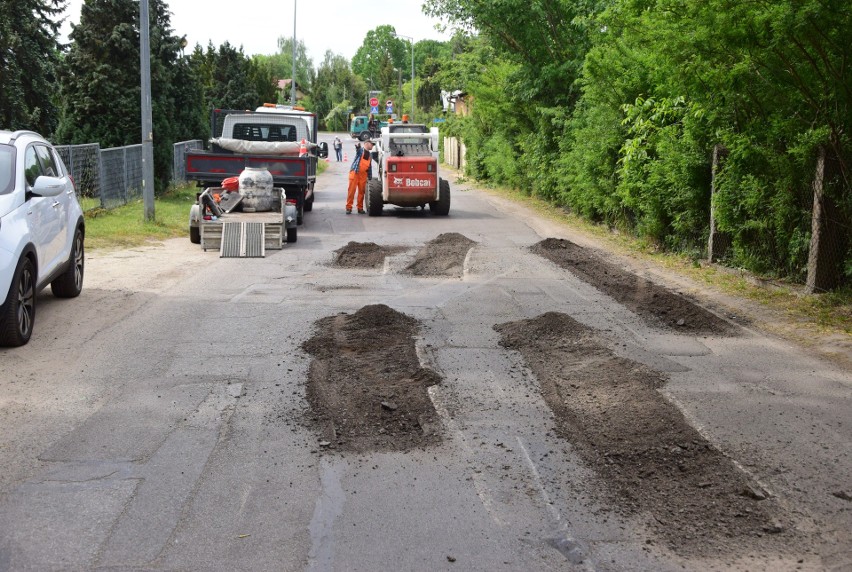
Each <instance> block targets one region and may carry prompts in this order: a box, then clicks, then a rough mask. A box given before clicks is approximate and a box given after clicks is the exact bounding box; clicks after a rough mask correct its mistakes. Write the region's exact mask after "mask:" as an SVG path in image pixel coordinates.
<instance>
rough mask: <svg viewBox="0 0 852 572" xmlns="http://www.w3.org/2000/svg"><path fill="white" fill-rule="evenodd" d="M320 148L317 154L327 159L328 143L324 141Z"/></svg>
mask: <svg viewBox="0 0 852 572" xmlns="http://www.w3.org/2000/svg"><path fill="white" fill-rule="evenodd" d="M318 148H319V150H318V151H317V156H318V157H319V158H320V159H325V158H326V157H328V143H326V142H325V141H323V142H322V143H320V144H319V145H318Z"/></svg>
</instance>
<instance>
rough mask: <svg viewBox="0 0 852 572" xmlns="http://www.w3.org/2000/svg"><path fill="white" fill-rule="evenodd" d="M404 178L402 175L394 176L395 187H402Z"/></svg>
mask: <svg viewBox="0 0 852 572" xmlns="http://www.w3.org/2000/svg"><path fill="white" fill-rule="evenodd" d="M403 180H404V179H403V178H402V177H394V178H393V184H394V186H395V187H401V186H402V182H403Z"/></svg>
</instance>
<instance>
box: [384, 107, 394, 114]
mask: <svg viewBox="0 0 852 572" xmlns="http://www.w3.org/2000/svg"><path fill="white" fill-rule="evenodd" d="M385 113H393V105H388V106H387V107H385Z"/></svg>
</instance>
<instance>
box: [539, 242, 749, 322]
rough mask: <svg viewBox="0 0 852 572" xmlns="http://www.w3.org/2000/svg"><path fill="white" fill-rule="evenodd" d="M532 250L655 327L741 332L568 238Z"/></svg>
mask: <svg viewBox="0 0 852 572" xmlns="http://www.w3.org/2000/svg"><path fill="white" fill-rule="evenodd" d="M530 250H532V252H534V253H536V254H538V255H540V256H543V257H544V258H547V259H548V260H550V261H551V262H553V263H555V264H556V265H557V266H559V267H561V268H565V269H566V270H570V271H571V272H572V273H574V274H575V275H576V276H577V277H578V278H580V279H581V280H582V281H583V282H586V283H588V284H590V285H592V286H594V287H595V288H597V289H598V290H600V291H601V292H604V293H605V294H607V295H608V296H610V297H612V298H613V299H615V300H616V301H618V302H619V303H621V304H623V305H624V306H626V307H627V308H628V309H629V310H630V311H632V312H634V313H635V314H637V315H638V316H639V317H640V318H642V319H643V320H644V321H645V322H646V323H648V324H649V325H651V326H663V327H665V328H667V329H671V330H674V331H678V332H683V333H690V334H697V335H723V336H734V335H737V334H738V333H739V332H740V329H739V328H738V327H736V326H735V325H733V324H731V323H729V322H726V321H725V320H723V319H722V318H720V317H718V316H716V315H715V314H713V313H712V312H710V311H708V310H706V309H705V308H702V307H701V306H699V305H697V304H695V303H694V302H692V301H690V300H688V299H686V298H685V297H683V296H681V295H679V294H676V293H674V292H672V291H671V290H668V289H666V288H664V287H662V286H660V285H658V284H655V283H654V282H651V281H650V280H646V279H644V278H642V277H641V276H637V275H636V274H633V273H631V272H628V271H626V270H623V269H622V268H619V267H618V266H616V265H614V264H611V263H609V262H606V261H605V260H603V259H602V258H601V257H600V256H598V255H597V254H595V253H594V251H592V250H589V249H587V248H583V247H582V246H579V245H577V244H574V243H573V242H570V241H568V240H564V239H557V238H547V239H545V240H542V241H541V242H539V243H537V244H534V245H533V246H532V247H531V248H530Z"/></svg>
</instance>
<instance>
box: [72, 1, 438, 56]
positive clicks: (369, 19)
mask: <svg viewBox="0 0 852 572" xmlns="http://www.w3.org/2000/svg"><path fill="white" fill-rule="evenodd" d="M294 2H297V5H296V39H297V40H299V41H302V42H304V43H305V46H306V47H307V49H308V56H309V57H310V58H311V59H312V60H313V62H314V67H316V66H317V65H319V63H320V62H322V59H323V56H324V55H325V51H326V50H331V51H332V52H334V53H336V54H340V55H342V56H344V57H345V58H346V59H348V60H351V59H352V56H354V55H355V52H356V51H357V50H358V48H359V47H360V46H361V44H362V43H363V41H364V36H366V35H367V32H368V31H370V30H372V29H374V28H376V27H377V26H381V25H386V24H387V25H391V26H393V27H394V28H395V29H396V31H397V33H398V34H400V35H405V36H410V37H412V38H414V40H415V41H420V40H425V39H433V40H442V41H445V40H448V39H449V37H450V32H449V31H448V32H447V33H440V32H438V31H436V29H435V25H436V24H439V23H440V21H439V20H434V19H432V18H429V17H427V16H426V15H424V14H423V10H422V8H421V6H422V3H421V2H420V1H419V0H365V1H363V2H353V1H351V0H325V1H323V0H301V1H299V0H278V1H277V2H270V1H269V0H236V1H233V2H211V1H210V0H168V6H169V9H170V10H171V12H172V20H171V21H172V28H174V31H175V34H176V35H178V36H182V35H184V34H186V37H187V40H188V42H189V45H188V47H187V51H189V50H191V49H192V48H193V47H194V46H195V44H201V45H202V47H206V46H207V42H208V41H212V42H213V45H214V46H217V47H218V46H219V45H221V44H223V43H224V42H225V41H226V40H227V41H228V42H230V43H231V44H232V45H234V46H240V45H242V46H243V51H244V52H245V53H246V54H247V55H253V54H272V53H275V52H276V51H277V49H278V43H277V42H278V37H279V36H285V37H288V38H291V37H293V4H294ZM82 4H83V0H69V2H68V8H67V11H66V14H65V15H66V16H67V19H66V21H65V23H64V24H63V27H62V40H63V41H67V36H68V34H69V33H70V31H71V25H70V24H71V23H75V24H76V23H78V22H79V21H80V6H81V5H82Z"/></svg>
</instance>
